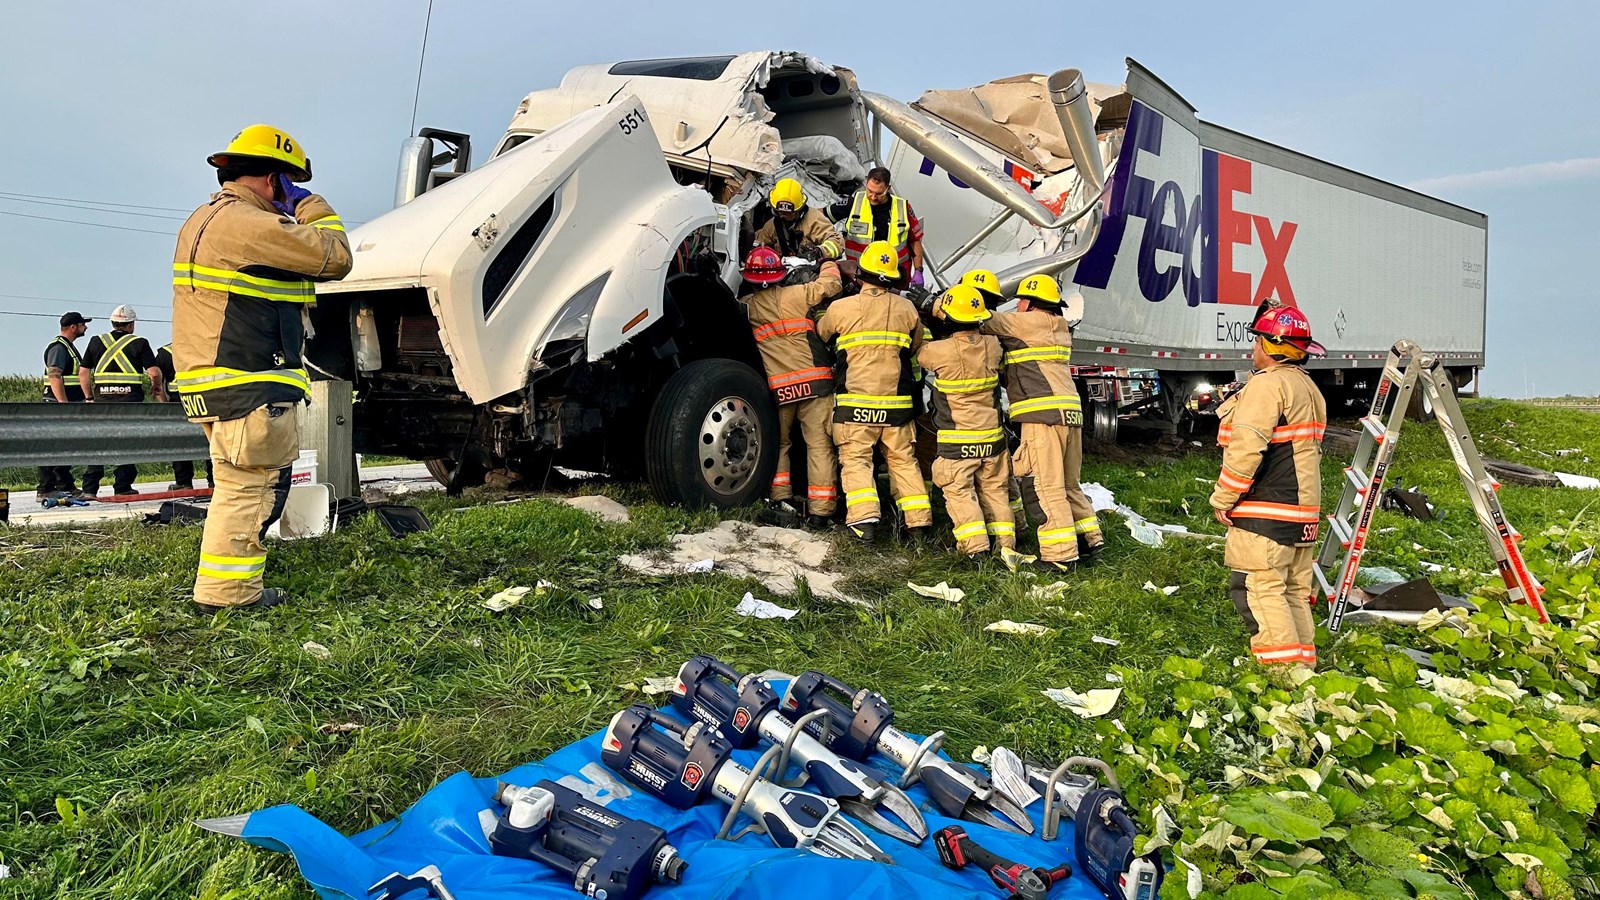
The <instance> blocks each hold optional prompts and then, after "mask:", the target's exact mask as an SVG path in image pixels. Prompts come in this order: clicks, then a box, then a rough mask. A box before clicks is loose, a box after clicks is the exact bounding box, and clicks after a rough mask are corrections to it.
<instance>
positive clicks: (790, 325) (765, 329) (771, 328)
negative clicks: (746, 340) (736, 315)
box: [751, 319, 817, 341]
mask: <svg viewBox="0 0 1600 900" xmlns="http://www.w3.org/2000/svg"><path fill="white" fill-rule="evenodd" d="M816 330H817V323H815V322H813V321H811V320H810V319H779V320H778V321H776V322H768V323H767V324H765V325H762V326H761V327H759V328H753V329H751V331H752V332H753V333H754V334H755V336H756V340H758V341H764V340H766V339H768V338H775V337H778V336H780V335H785V334H804V333H805V332H808V331H816Z"/></svg>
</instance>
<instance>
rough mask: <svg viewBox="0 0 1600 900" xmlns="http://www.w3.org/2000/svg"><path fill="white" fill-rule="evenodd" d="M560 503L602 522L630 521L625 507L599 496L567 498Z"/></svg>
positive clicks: (608, 498)
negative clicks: (596, 517) (595, 517)
mask: <svg viewBox="0 0 1600 900" xmlns="http://www.w3.org/2000/svg"><path fill="white" fill-rule="evenodd" d="M561 502H562V503H565V504H566V505H568V506H570V507H572V508H573V509H581V510H583V511H584V512H586V513H588V514H590V515H592V516H598V517H599V518H600V519H601V520H602V521H606V522H616V523H622V522H627V521H629V520H630V519H631V516H629V515H628V508H627V507H626V506H623V505H622V504H621V503H618V502H617V501H615V500H613V499H611V498H610V497H606V496H603V495H601V494H589V495H587V496H583V497H568V498H566V499H565V500H562V501H561Z"/></svg>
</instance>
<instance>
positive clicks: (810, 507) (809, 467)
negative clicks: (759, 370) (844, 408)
mask: <svg viewBox="0 0 1600 900" xmlns="http://www.w3.org/2000/svg"><path fill="white" fill-rule="evenodd" d="M797 419H798V420H799V422H800V436H801V437H802V438H803V439H804V440H805V442H806V479H807V480H808V481H809V482H810V484H809V485H807V486H806V512H807V513H808V514H810V515H813V516H831V515H833V512H834V510H835V509H836V508H837V507H838V503H839V464H838V461H837V459H836V458H835V456H834V453H833V435H832V433H831V429H832V428H833V398H832V397H814V398H812V399H810V400H801V401H800V402H799V403H787V404H784V405H783V406H780V407H778V471H777V472H776V473H775V474H774V475H773V476H772V499H774V500H788V499H789V498H791V497H793V496H794V486H793V485H792V484H791V483H790V479H789V451H790V450H791V449H792V446H793V444H792V440H793V435H794V423H795V421H796V420H797Z"/></svg>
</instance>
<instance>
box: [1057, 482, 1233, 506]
mask: <svg viewBox="0 0 1600 900" xmlns="http://www.w3.org/2000/svg"><path fill="white" fill-rule="evenodd" d="M1206 483H1207V484H1210V482H1206ZM1078 487H1081V488H1083V495H1084V496H1085V497H1088V498H1089V502H1090V503H1091V504H1093V505H1094V511H1095V512H1105V511H1106V510H1114V509H1116V508H1117V498H1116V497H1115V496H1113V495H1112V493H1111V491H1110V490H1109V489H1108V488H1107V487H1106V486H1105V485H1103V484H1100V483H1099V482H1095V481H1085V482H1084V483H1082V484H1080V485H1078Z"/></svg>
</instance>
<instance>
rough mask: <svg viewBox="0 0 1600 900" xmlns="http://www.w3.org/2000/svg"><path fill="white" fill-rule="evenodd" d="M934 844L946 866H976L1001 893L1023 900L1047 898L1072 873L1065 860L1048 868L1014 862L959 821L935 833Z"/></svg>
mask: <svg viewBox="0 0 1600 900" xmlns="http://www.w3.org/2000/svg"><path fill="white" fill-rule="evenodd" d="M933 845H934V846H935V847H937V848H938V849H939V861H940V862H942V863H944V864H945V865H946V866H949V867H950V868H952V869H964V868H966V867H967V866H969V865H973V866H977V867H978V868H980V869H983V870H984V871H985V872H987V873H989V880H990V881H993V882H994V886H995V887H997V888H999V889H1000V890H1001V892H1002V893H1004V894H1006V895H1007V896H1011V897H1017V898H1020V900H1044V895H1045V894H1046V893H1047V892H1049V890H1050V889H1051V888H1052V887H1055V884H1056V882H1058V881H1065V880H1067V879H1068V878H1071V877H1072V867H1071V866H1069V865H1067V864H1066V863H1062V864H1061V865H1059V866H1056V867H1055V868H1051V869H1047V868H1045V867H1044V866H1025V865H1023V864H1022V863H1018V862H1012V861H1011V860H1009V859H1006V858H1005V857H1003V856H1001V855H1000V854H998V853H993V852H991V851H989V850H987V849H985V848H984V847H983V846H981V845H980V844H979V843H978V842H977V841H975V840H973V839H972V836H971V835H969V834H967V830H966V829H965V828H962V827H961V826H960V825H950V826H946V827H944V828H941V829H939V831H938V832H937V833H935V834H934V836H933Z"/></svg>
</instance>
